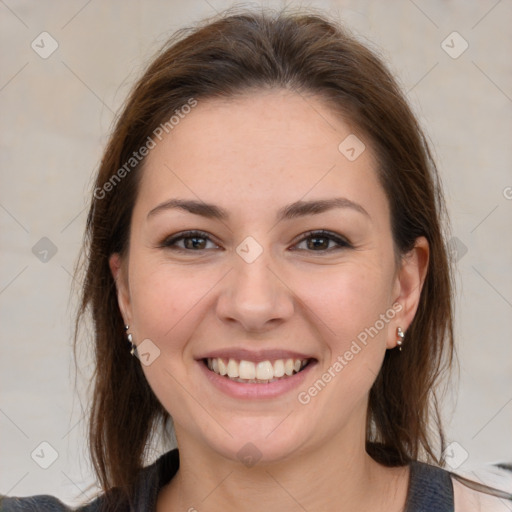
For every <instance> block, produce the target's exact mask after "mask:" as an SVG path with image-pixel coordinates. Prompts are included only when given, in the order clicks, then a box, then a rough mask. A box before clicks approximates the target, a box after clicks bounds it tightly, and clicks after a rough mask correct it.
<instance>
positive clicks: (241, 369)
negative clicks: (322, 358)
mask: <svg viewBox="0 0 512 512" xmlns="http://www.w3.org/2000/svg"><path fill="white" fill-rule="evenodd" d="M308 361H309V360H308V359H276V360H275V361H274V363H273V364H272V362H270V361H268V360H267V361H260V362H259V363H254V362H253V361H246V360H241V361H237V360H236V359H232V358H231V359H229V361H228V362H227V364H226V360H225V359H222V358H220V357H215V358H208V359H207V361H206V363H207V366H208V368H209V369H210V370H211V371H213V372H215V373H217V374H218V375H223V376H226V375H227V376H228V377H229V378H230V379H232V380H234V381H237V382H245V383H258V384H263V383H267V382H274V381H275V380H278V379H280V378H286V377H287V376H288V377H289V376H291V375H293V374H294V373H297V372H299V371H300V370H301V369H302V368H304V367H305V366H306V365H307V364H308Z"/></svg>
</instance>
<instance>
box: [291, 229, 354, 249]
mask: <svg viewBox="0 0 512 512" xmlns="http://www.w3.org/2000/svg"><path fill="white" fill-rule="evenodd" d="M303 242H306V249H305V250H308V251H312V252H325V251H331V250H336V249H343V248H347V247H352V246H351V244H350V243H349V242H348V241H347V240H346V239H344V238H342V237H340V236H339V235H337V234H336V233H332V232H330V231H312V232H309V233H307V236H305V237H304V238H303V239H302V240H301V241H300V242H299V244H302V243H303ZM331 243H333V244H334V246H333V245H330V244H331ZM299 244H297V245H299ZM299 250H304V249H299Z"/></svg>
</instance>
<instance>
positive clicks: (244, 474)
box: [157, 436, 409, 512]
mask: <svg viewBox="0 0 512 512" xmlns="http://www.w3.org/2000/svg"><path fill="white" fill-rule="evenodd" d="M340 437H341V436H340ZM178 439H179V440H180V442H179V446H180V469H179V471H178V472H177V474H176V476H175V477H174V478H173V479H172V480H171V482H170V483H169V484H168V485H167V486H166V487H165V488H164V489H163V490H162V491H161V493H160V495H159V499H158V507H157V511H158V512H167V511H170V510H184V511H190V512H194V511H201V510H208V511H211V512H217V511H218V512H220V511H222V512H231V511H237V512H238V511H240V510H244V511H248V512H252V511H256V510H258V511H261V510H280V511H283V512H286V511H288V510H289V511H292V510H293V511H297V510H301V509H302V510H322V511H324V512H330V511H332V512H334V511H340V510H343V511H344V512H356V511H362V510H375V511H377V510H386V511H389V512H392V511H397V512H398V511H402V510H403V507H404V504H405V500H406V495H407V486H408V474H409V473H408V467H400V468H386V467H384V466H382V465H380V464H378V463H377V462H375V461H374V460H373V459H372V458H371V457H370V456H369V455H368V454H367V453H366V451H365V449H364V443H365V439H364V436H360V438H359V439H357V440H355V439H354V438H351V439H350V443H349V442H345V443H344V442H343V439H337V438H333V439H332V442H331V443H328V444H324V445H323V446H321V447H315V448H314V449H311V450H309V451H302V452H301V453H300V455H297V456H290V457H289V458H287V459H286V460H285V461H279V462H271V463H260V462H258V463H257V464H256V465H254V466H252V467H246V466H244V465H243V464H241V463H240V462H238V461H233V460H230V459H226V458H224V457H222V456H219V455H218V454H217V453H214V452H211V451H209V450H204V449H203V448H202V447H200V446H199V445H198V444H197V443H193V442H188V441H189V440H187V439H183V440H181V439H180V438H179V437H178Z"/></svg>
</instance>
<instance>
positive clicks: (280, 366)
mask: <svg viewBox="0 0 512 512" xmlns="http://www.w3.org/2000/svg"><path fill="white" fill-rule="evenodd" d="M283 375H284V362H283V360H282V359H278V360H277V361H275V362H274V377H282V376H283Z"/></svg>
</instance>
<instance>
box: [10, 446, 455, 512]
mask: <svg viewBox="0 0 512 512" xmlns="http://www.w3.org/2000/svg"><path fill="white" fill-rule="evenodd" d="M178 468H179V455H178V450H177V449H174V450H170V451H168V452H167V453H165V454H164V455H162V456H161V457H160V458H159V459H158V460H156V461H155V462H154V463H153V464H151V465H150V466H147V467H145V468H144V469H143V470H142V471H141V473H140V475H139V478H138V483H137V491H136V493H135V496H134V500H133V503H134V505H133V507H125V508H123V509H122V511H121V510H120V511H119V512H154V511H155V510H156V503H157V498H158V493H159V491H160V489H162V488H163V487H164V485H165V484H167V483H168V482H169V481H170V480H171V479H172V477H173V476H174V475H175V474H176V472H177V471H178ZM104 503H105V497H104V495H100V496H98V497H97V498H95V499H94V500H92V501H91V502H90V503H89V504H87V505H83V506H81V507H78V508H71V507H68V506H66V505H64V504H63V503H62V502H61V501H59V500H58V499H57V498H55V497H53V496H47V495H41V496H31V497H26V498H15V497H3V498H2V497H0V511H1V512H4V511H5V512H18V511H20V512H21V511H37V512H70V511H76V512H100V511H101V510H102V504H104ZM433 511H435V512H454V504H453V485H452V478H451V473H450V472H448V471H446V470H444V469H441V468H437V467H435V466H431V465H429V464H425V463H422V462H412V463H411V477H410V481H409V490H408V494H407V503H406V508H405V512H433Z"/></svg>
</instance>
